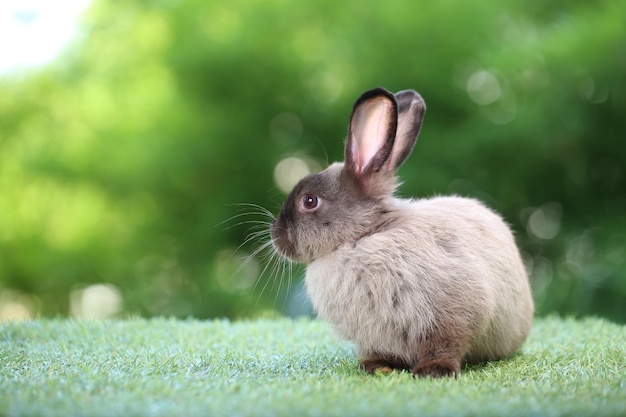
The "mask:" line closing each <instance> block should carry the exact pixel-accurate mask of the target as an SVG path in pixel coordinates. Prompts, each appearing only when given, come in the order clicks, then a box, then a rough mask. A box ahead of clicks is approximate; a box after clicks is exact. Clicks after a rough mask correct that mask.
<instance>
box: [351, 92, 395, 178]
mask: <svg viewBox="0 0 626 417" xmlns="http://www.w3.org/2000/svg"><path fill="white" fill-rule="evenodd" d="M392 113H393V105H392V103H391V102H390V101H389V99H388V98H386V97H379V98H375V99H372V100H370V101H367V102H365V103H363V104H361V105H360V106H359V108H358V110H357V111H356V113H355V114H354V115H353V116H352V129H351V132H352V138H351V141H350V142H352V148H351V149H350V152H351V153H352V157H353V158H354V163H355V166H356V169H357V174H362V173H363V171H364V170H365V168H366V167H367V165H368V164H369V163H370V162H371V161H372V158H374V156H375V155H376V154H377V153H378V151H379V150H380V149H381V148H382V147H383V146H384V145H385V140H386V139H387V133H388V129H389V121H390V118H391V117H392V116H391V115H392Z"/></svg>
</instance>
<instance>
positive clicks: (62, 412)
mask: <svg viewBox="0 0 626 417" xmlns="http://www.w3.org/2000/svg"><path fill="white" fill-rule="evenodd" d="M0 328H1V331H0V352H2V356H0V365H1V368H2V370H3V372H2V373H1V374H0V388H1V389H0V393H1V394H0V414H2V415H11V416H16V417H17V416H26V415H28V416H38V415H45V416H74V415H76V416H78V415H80V416H108V415H126V416H131V415H132V416H172V415H186V416H197V415H198V416H199V415H255V416H256V415H258V416H261V415H268V416H270V415H271V416H282V415H285V416H292V415H302V416H313V415H318V416H319V415H327V416H335V415H336V416H345V415H363V416H370V415H371V416H379V415H389V416H404V415H457V416H474V415H481V416H492V415H493V416H503V415H506V416H518V415H519V416H522V415H523V416H526V415H536V416H543V415H546V416H548V415H549V416H561V415H623V413H624V412H626V391H625V390H624V384H626V368H625V365H624V360H623V358H624V355H625V354H626V348H625V347H626V328H625V327H624V326H620V325H616V324H612V323H609V322H607V321H604V320H599V319H586V320H584V321H575V320H571V319H566V320H563V319H558V318H555V317H550V318H547V319H538V320H537V323H536V326H535V329H534V331H533V333H532V335H531V338H530V339H529V341H528V342H527V344H526V345H525V347H524V348H523V351H522V353H521V354H519V355H517V356H515V357H514V358H513V359H510V360H506V361H501V362H494V363H488V364H486V365H484V366H474V367H470V368H467V369H465V370H464V373H463V374H462V376H461V378H460V379H459V380H453V379H448V380H430V379H421V380H420V379H413V378H412V377H411V376H410V374H409V373H395V374H391V375H375V376H368V375H366V374H365V373H364V372H362V371H359V370H358V369H357V364H356V359H355V357H354V355H353V353H352V350H351V348H350V346H349V345H346V344H343V343H340V342H337V341H336V340H335V339H334V338H333V337H332V336H331V333H330V331H329V329H328V328H327V326H326V325H324V324H323V323H321V322H319V321H311V320H308V319H307V320H303V319H300V320H297V321H291V320H285V319H281V320H259V321H243V322H228V321H223V320H222V321H211V322H200V321H195V320H188V321H176V320H164V319H155V320H149V321H146V320H143V319H133V320H128V321H45V320H44V321H33V322H26V323H9V324H3V325H1V327H0Z"/></svg>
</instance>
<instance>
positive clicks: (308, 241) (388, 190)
mask: <svg viewBox="0 0 626 417" xmlns="http://www.w3.org/2000/svg"><path fill="white" fill-rule="evenodd" d="M425 110H426V106H425V104H424V100H423V99H422V97H421V96H420V95H419V94H418V93H416V92H415V91H413V90H405V91H400V92H399V93H396V94H395V95H394V94H392V93H390V92H389V91H387V90H385V89H383V88H376V89H373V90H370V91H367V92H365V93H363V95H361V97H360V98H359V99H358V100H357V101H356V103H355V104H354V109H353V110H352V116H351V118H350V126H349V128H348V138H347V139H346V145H345V162H344V163H334V164H332V165H330V166H329V167H328V168H326V169H325V170H324V171H322V172H319V173H317V174H312V175H309V176H307V177H305V178H303V179H302V180H300V181H299V182H298V183H297V184H296V186H295V187H294V188H293V190H292V191H291V193H290V194H289V196H288V197H287V200H285V202H284V204H283V206H282V208H281V210H280V213H279V214H278V216H277V217H276V219H275V220H274V222H273V224H272V226H271V236H272V242H273V244H274V247H275V248H276V249H277V251H278V252H279V253H280V254H282V255H284V256H286V257H288V258H290V259H292V260H294V261H297V262H302V263H309V262H312V261H313V260H315V259H317V258H318V257H320V256H323V255H326V254H328V253H330V252H331V251H333V250H334V249H335V248H337V247H338V246H339V245H341V244H344V243H347V242H354V241H356V240H358V239H359V238H360V237H362V236H365V235H367V234H370V233H373V232H374V231H375V230H376V229H377V228H378V227H380V226H381V225H382V223H384V221H385V219H384V217H385V214H386V213H387V211H388V210H387V207H388V204H386V202H387V201H388V199H389V198H391V196H392V194H393V192H394V191H395V189H396V186H397V179H396V175H395V173H396V171H397V169H398V168H399V167H400V165H401V164H402V163H403V162H404V161H405V160H406V158H407V157H408V156H409V154H410V153H411V150H412V149H413V146H414V145H415V142H416V140H417V135H418V133H419V130H420V127H421V123H422V119H423V117H424V112H425Z"/></svg>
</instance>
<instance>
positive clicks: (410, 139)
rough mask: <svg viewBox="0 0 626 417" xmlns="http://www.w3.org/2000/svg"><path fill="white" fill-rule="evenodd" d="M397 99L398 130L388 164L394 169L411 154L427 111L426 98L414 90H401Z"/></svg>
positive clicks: (396, 95) (389, 167)
mask: <svg viewBox="0 0 626 417" xmlns="http://www.w3.org/2000/svg"><path fill="white" fill-rule="evenodd" d="M395 99H396V101H397V103H398V132H397V133H396V138H395V143H394V145H393V151H392V152H391V157H390V158H389V161H388V162H387V166H386V168H388V169H391V170H394V171H395V170H397V169H398V168H399V167H400V165H402V163H403V162H404V161H405V160H406V158H408V156H409V155H410V154H411V151H412V150H413V146H415V142H417V136H418V135H419V132H420V128H421V127H422V120H423V119H424V113H425V112H426V103H424V99H423V98H422V96H420V95H419V94H418V93H417V92H416V91H414V90H403V91H399V92H397V93H396V94H395Z"/></svg>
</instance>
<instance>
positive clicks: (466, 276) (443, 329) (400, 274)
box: [270, 88, 534, 377]
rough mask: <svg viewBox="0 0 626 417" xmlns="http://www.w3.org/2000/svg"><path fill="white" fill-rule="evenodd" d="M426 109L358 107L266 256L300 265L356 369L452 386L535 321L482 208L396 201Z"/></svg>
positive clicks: (378, 96)
mask: <svg viewBox="0 0 626 417" xmlns="http://www.w3.org/2000/svg"><path fill="white" fill-rule="evenodd" d="M425 110H426V106H425V104H424V101H423V99H422V97H421V96H420V95H419V94H418V93H416V92H415V91H412V90H406V91H400V92H399V93H397V94H395V95H394V94H391V93H390V92H388V91H387V90H385V89H382V88H377V89H374V90H370V91H367V92H365V93H364V94H363V95H362V96H361V97H360V98H359V99H358V100H357V101H356V103H355V105H354V109H353V111H352V116H351V119H350V127H349V130H348V138H347V140H346V145H345V162H344V163H334V164H332V165H330V166H329V167H328V168H326V169H325V170H324V171H322V172H319V173H317V174H313V175H309V176H307V177H305V178H303V179H302V180H300V182H299V183H298V184H297V185H296V186H295V187H294V189H293V190H292V191H291V193H290V194H289V197H288V198H287V200H286V201H285V202H284V204H283V206H282V208H281V210H280V213H279V214H278V216H277V217H276V219H275V220H274V222H273V224H272V226H271V229H270V231H271V236H272V243H273V245H274V247H275V249H276V250H277V251H278V252H279V253H280V254H282V255H284V256H286V257H287V258H289V259H291V260H293V261H297V262H301V263H306V264H308V266H307V271H306V278H305V282H306V286H307V292H308V294H309V296H310V298H311V300H312V303H313V307H314V308H315V310H316V312H317V314H318V316H319V317H321V318H323V319H324V320H327V321H329V322H330V323H331V324H332V325H333V327H334V329H335V330H336V332H337V333H338V334H339V335H340V336H343V337H345V338H347V339H349V340H351V341H353V342H354V343H355V345H356V347H357V354H358V357H359V362H360V366H361V368H363V369H365V370H366V371H367V372H370V373H373V372H375V371H376V370H377V369H378V370H381V371H383V372H388V371H390V370H391V369H404V370H410V371H411V372H412V373H413V374H414V375H418V376H430V377H442V376H458V375H459V374H460V371H461V365H462V364H463V363H475V362H483V361H488V360H498V359H502V358H506V357H509V356H511V355H512V354H513V353H514V352H515V351H516V350H517V349H518V348H519V347H520V346H521V345H522V343H523V342H524V341H525V340H526V337H527V336H528V333H529V331H530V329H531V325H532V319H533V310H534V307H533V300H532V296H531V292H530V287H529V282H528V277H527V275H526V272H525V270H524V265H523V263H522V260H521V258H520V254H519V251H518V248H517V246H516V244H515V240H514V238H513V235H512V233H511V230H510V229H509V227H508V226H507V224H506V223H505V222H504V221H503V220H502V218H501V217H500V216H499V215H498V214H496V213H494V212H493V211H491V210H490V209H488V208H487V207H485V206H484V205H482V204H481V203H480V202H478V201H476V200H474V199H469V198H461V197H454V196H451V197H435V198H430V199H416V200H406V199H400V198H396V197H394V195H393V193H394V191H395V189H396V187H397V186H398V180H397V177H396V175H395V174H396V170H397V169H398V167H399V166H400V165H401V164H402V163H403V162H404V161H405V160H406V158H407V157H408V156H409V154H410V153H411V150H412V149H413V146H414V144H415V142H416V140H417V135H418V133H419V130H420V126H421V123H422V119H423V117H424V112H425Z"/></svg>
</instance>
